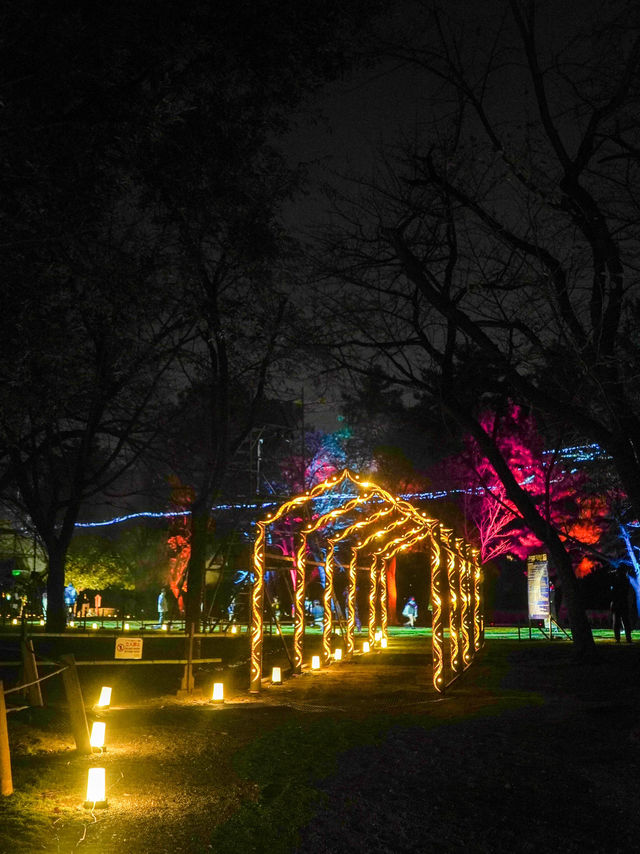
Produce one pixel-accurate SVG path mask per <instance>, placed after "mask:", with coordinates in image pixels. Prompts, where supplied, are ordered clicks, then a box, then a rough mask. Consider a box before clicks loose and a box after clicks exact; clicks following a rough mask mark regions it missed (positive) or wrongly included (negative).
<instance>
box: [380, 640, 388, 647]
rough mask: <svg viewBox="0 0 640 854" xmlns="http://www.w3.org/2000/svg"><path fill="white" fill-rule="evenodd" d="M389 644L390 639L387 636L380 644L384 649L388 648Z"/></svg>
mask: <svg viewBox="0 0 640 854" xmlns="http://www.w3.org/2000/svg"><path fill="white" fill-rule="evenodd" d="M388 645H389V641H388V640H387V639H386V638H382V640H381V641H380V646H381V647H382V649H386V648H387V646H388Z"/></svg>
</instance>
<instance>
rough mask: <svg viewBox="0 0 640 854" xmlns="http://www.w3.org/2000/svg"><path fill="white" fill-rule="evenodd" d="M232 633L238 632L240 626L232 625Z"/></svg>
mask: <svg viewBox="0 0 640 854" xmlns="http://www.w3.org/2000/svg"><path fill="white" fill-rule="evenodd" d="M231 634H232V635H237V634H238V627H237V626H231Z"/></svg>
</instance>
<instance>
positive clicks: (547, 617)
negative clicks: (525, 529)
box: [527, 554, 551, 629]
mask: <svg viewBox="0 0 640 854" xmlns="http://www.w3.org/2000/svg"><path fill="white" fill-rule="evenodd" d="M527 582H528V585H527V586H528V590H529V619H530V620H544V622H545V625H546V626H547V627H548V628H549V629H550V628H551V612H550V610H549V566H548V563H547V556H546V554H542V555H531V556H530V557H528V558H527Z"/></svg>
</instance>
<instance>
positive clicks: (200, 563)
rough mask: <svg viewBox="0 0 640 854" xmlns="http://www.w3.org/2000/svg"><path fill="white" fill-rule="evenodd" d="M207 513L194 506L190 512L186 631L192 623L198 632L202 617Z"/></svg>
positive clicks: (207, 527)
mask: <svg viewBox="0 0 640 854" xmlns="http://www.w3.org/2000/svg"><path fill="white" fill-rule="evenodd" d="M208 529H209V514H208V512H207V511H206V510H200V509H197V508H196V506H194V508H193V510H192V514H191V554H190V556H189V565H188V567H187V602H186V609H185V611H186V613H185V620H186V626H185V628H186V629H187V631H188V630H189V626H190V625H191V624H192V623H193V626H194V631H195V632H199V631H200V627H201V625H200V624H201V619H202V588H203V584H204V573H205V566H206V561H207V531H208Z"/></svg>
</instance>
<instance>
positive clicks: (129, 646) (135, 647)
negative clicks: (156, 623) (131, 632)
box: [115, 637, 142, 658]
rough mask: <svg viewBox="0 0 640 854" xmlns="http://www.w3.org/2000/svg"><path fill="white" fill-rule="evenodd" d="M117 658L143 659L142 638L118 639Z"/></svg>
mask: <svg viewBox="0 0 640 854" xmlns="http://www.w3.org/2000/svg"><path fill="white" fill-rule="evenodd" d="M115 657H116V658H142V638H132V637H122V638H116V651H115Z"/></svg>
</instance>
